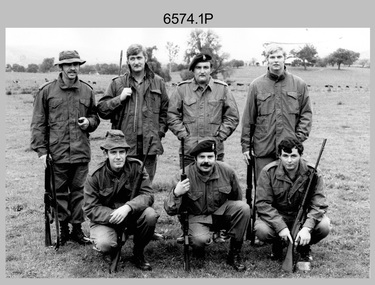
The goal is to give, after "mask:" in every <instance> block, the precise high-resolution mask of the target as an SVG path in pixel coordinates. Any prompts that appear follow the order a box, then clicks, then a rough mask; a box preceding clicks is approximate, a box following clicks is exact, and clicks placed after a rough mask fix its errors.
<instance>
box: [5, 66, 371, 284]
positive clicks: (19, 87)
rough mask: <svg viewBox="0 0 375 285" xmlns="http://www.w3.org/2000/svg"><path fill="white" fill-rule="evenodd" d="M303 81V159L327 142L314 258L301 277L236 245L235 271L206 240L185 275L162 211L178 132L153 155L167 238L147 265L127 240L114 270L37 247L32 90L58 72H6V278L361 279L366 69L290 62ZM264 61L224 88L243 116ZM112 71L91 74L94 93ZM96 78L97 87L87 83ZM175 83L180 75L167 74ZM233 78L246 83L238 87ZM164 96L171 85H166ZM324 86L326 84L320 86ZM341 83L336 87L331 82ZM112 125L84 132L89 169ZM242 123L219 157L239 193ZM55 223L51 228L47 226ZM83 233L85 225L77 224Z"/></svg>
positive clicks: (263, 249)
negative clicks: (322, 220)
mask: <svg viewBox="0 0 375 285" xmlns="http://www.w3.org/2000/svg"><path fill="white" fill-rule="evenodd" d="M290 70H291V71H292V72H293V73H294V74H296V75H299V76H301V77H302V78H304V79H305V80H306V82H307V84H309V85H310V87H309V88H310V96H311V100H312V103H313V109H314V114H313V128H312V132H311V135H310V138H309V139H308V140H307V141H306V143H305V149H306V150H305V157H306V158H308V159H309V160H311V161H312V162H315V160H316V158H317V155H318V151H319V148H320V145H321V143H322V140H323V138H327V139H328V141H327V145H326V148H325V151H324V153H323V157H322V159H321V162H320V168H321V169H322V171H323V174H324V179H325V185H326V194H327V199H328V204H329V206H330V207H329V209H328V216H329V217H330V219H331V222H332V226H333V227H332V232H331V234H330V235H329V236H328V237H327V238H326V239H325V240H323V241H322V242H321V243H319V244H318V245H315V246H313V247H312V250H313V256H314V261H313V263H312V270H311V271H310V272H308V273H303V272H296V273H293V274H286V273H284V272H283V271H281V264H280V263H278V262H274V261H271V260H269V259H268V258H267V255H268V253H269V252H270V250H271V249H270V246H269V245H264V246H254V247H252V246H251V245H250V244H249V242H247V241H246V242H245V245H244V258H245V262H246V265H247V268H248V269H247V271H246V272H244V273H237V272H235V271H234V270H233V269H232V268H231V267H230V266H228V265H226V264H225V257H226V254H227V250H228V244H213V245H212V246H210V247H209V249H208V257H207V261H206V264H205V266H204V267H203V268H197V267H196V266H195V264H194V262H193V263H192V270H191V272H190V273H186V272H184V270H183V267H182V261H183V260H182V258H183V255H182V246H181V245H178V244H176V242H175V238H176V237H177V236H178V235H179V234H180V229H179V223H178V222H177V219H176V218H175V217H169V216H168V215H167V214H166V213H165V211H164V210H163V205H162V201H163V199H164V198H165V197H166V195H167V191H168V188H169V186H170V179H171V175H172V174H174V173H177V171H178V156H177V154H178V146H179V142H178V140H177V139H176V137H175V136H174V135H173V134H172V133H171V132H168V133H167V135H166V137H165V139H164V140H163V144H164V149H165V153H164V154H163V155H162V156H160V157H159V160H158V169H157V173H156V176H155V180H154V188H155V192H156V194H155V205H154V206H155V208H156V210H157V211H158V212H159V213H160V218H159V221H158V224H157V231H158V232H161V233H163V234H165V235H166V236H167V239H166V240H163V241H153V242H151V243H150V244H149V245H148V247H147V248H146V256H147V259H148V260H149V261H150V262H151V264H152V266H153V271H151V272H142V271H140V270H138V269H136V268H135V267H134V266H133V265H132V264H131V263H130V262H129V261H128V259H127V257H128V256H129V255H131V249H132V241H129V242H128V243H127V244H126V245H125V247H124V248H123V252H122V258H123V260H122V261H121V263H120V270H119V272H118V273H116V274H112V275H110V274H109V273H108V261H107V260H106V259H105V258H103V257H102V256H101V255H100V254H98V253H96V252H95V251H93V250H92V247H91V246H78V245H77V244H76V243H73V242H71V243H68V245H67V246H64V247H62V248H61V249H60V250H59V251H58V252H55V251H54V250H53V249H51V248H45V247H44V219H43V208H44V205H43V191H44V180H43V173H44V171H43V168H42V166H41V165H40V162H39V160H38V159H37V155H36V153H34V152H32V151H31V150H30V148H29V142H30V121H31V114H32V105H33V96H32V94H34V93H35V91H36V90H37V87H38V86H39V85H40V84H42V83H43V82H45V79H49V80H51V79H53V78H55V77H56V74H35V75H34V74H27V73H24V74H22V73H7V74H6V78H5V81H6V90H5V92H6V95H5V96H6V122H5V125H6V129H5V132H6V149H5V163H6V166H5V167H6V185H5V186H6V187H5V205H6V211H5V213H6V217H5V230H6V232H5V235H6V245H5V248H6V257H5V260H6V263H5V273H6V277H7V278H81V277H84V278H112V277H114V278H369V277H370V69H358V68H344V69H342V70H337V69H335V68H327V69H319V68H309V69H308V70H307V71H304V70H303V68H291V69H290ZM264 71H265V67H246V68H240V69H238V70H236V71H235V73H234V74H233V76H232V78H231V79H232V80H235V83H233V84H232V85H231V89H232V92H233V94H234V96H235V98H236V101H237V104H238V107H239V111H240V114H241V115H242V112H243V108H244V103H245V100H246V94H247V89H248V84H249V83H250V82H251V81H252V80H253V79H254V78H255V77H257V76H259V75H261V74H263V73H264ZM111 77H112V76H104V75H103V76H89V75H86V76H84V75H82V76H81V78H82V79H84V80H86V81H90V82H91V83H92V86H93V87H94V89H95V90H96V91H97V93H98V94H97V98H98V99H99V98H100V97H101V96H102V93H103V92H104V90H105V88H106V86H107V85H108V83H109V81H110V79H111ZM94 81H95V84H93V82H94ZM172 81H173V82H178V81H180V78H179V75H178V74H173V80H172ZM236 83H242V84H244V85H242V86H237V84H236ZM168 85H169V86H168V90H169V92H172V91H173V88H174V87H172V86H171V84H168ZM325 85H332V86H333V87H332V88H330V89H328V88H327V87H325ZM339 86H340V87H339ZM109 128H110V125H109V122H108V121H102V122H101V124H100V126H99V128H98V129H97V130H96V131H95V132H94V133H92V136H91V146H92V162H91V164H90V168H91V169H92V168H93V167H94V166H95V165H96V164H97V163H98V162H100V161H101V160H102V159H103V157H102V153H101V151H100V149H99V145H100V144H101V143H102V138H103V137H104V134H105V132H106V131H107V130H108V129H109ZM240 134H241V127H240V126H239V127H238V128H237V129H236V131H235V132H234V133H233V135H232V136H231V137H230V138H229V139H228V140H227V142H226V145H225V147H226V151H225V152H226V155H225V161H226V162H227V163H229V164H230V165H231V166H233V167H234V168H235V170H236V171H237V174H238V177H239V179H240V183H241V185H242V186H243V190H244V189H245V183H246V167H245V164H244V162H243V160H242V156H241V147H240ZM53 227H54V225H53ZM84 231H85V232H86V233H88V222H85V223H84Z"/></svg>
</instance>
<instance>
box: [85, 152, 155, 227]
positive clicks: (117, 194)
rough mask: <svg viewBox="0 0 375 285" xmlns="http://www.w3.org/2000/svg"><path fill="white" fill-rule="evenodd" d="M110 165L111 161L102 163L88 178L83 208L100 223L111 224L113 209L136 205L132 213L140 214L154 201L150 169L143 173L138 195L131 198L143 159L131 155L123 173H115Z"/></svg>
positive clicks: (88, 215)
mask: <svg viewBox="0 0 375 285" xmlns="http://www.w3.org/2000/svg"><path fill="white" fill-rule="evenodd" d="M108 165H109V162H108V160H106V161H104V162H102V163H101V164H99V166H98V167H97V168H96V170H95V171H94V172H93V173H92V174H91V175H89V176H88V177H87V180H86V183H85V187H84V205H83V210H84V211H85V213H86V215H87V217H88V218H89V219H90V221H91V222H92V223H96V224H104V225H105V224H108V223H109V219H110V214H111V213H112V212H113V210H114V209H117V208H119V207H121V206H123V205H125V204H127V205H129V206H130V207H131V208H132V213H138V212H142V211H144V210H145V209H146V208H147V207H150V206H152V204H153V203H154V196H153V190H152V187H151V182H150V179H149V176H148V174H147V171H146V170H143V173H142V183H141V187H140V189H139V192H138V196H136V197H134V199H132V200H130V197H131V194H132V191H133V189H134V183H135V179H136V176H137V174H138V173H139V172H140V171H141V165H142V163H141V161H139V160H137V159H133V158H129V157H127V158H126V162H125V165H124V167H123V170H122V172H121V175H120V176H117V175H115V173H113V172H112V170H111V169H110V167H109V166H108Z"/></svg>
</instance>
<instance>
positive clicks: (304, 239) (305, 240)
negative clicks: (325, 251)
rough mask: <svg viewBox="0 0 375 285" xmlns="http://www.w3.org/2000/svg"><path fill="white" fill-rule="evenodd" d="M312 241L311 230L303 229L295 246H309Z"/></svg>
mask: <svg viewBox="0 0 375 285" xmlns="http://www.w3.org/2000/svg"><path fill="white" fill-rule="evenodd" d="M310 240H311V234H310V229H309V228H307V227H303V228H302V229H301V230H300V231H299V232H298V234H297V236H296V242H295V245H302V246H303V245H308V244H309V243H310Z"/></svg>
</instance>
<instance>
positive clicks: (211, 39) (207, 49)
mask: <svg viewBox="0 0 375 285" xmlns="http://www.w3.org/2000/svg"><path fill="white" fill-rule="evenodd" d="M165 48H166V50H167V52H168V58H169V63H168V64H167V66H166V67H163V66H162V65H161V63H160V62H159V61H158V60H157V58H156V57H155V56H154V51H155V50H157V47H156V46H153V47H146V52H147V57H148V61H147V63H148V64H149V66H150V68H151V69H152V70H153V71H154V72H155V73H156V74H158V75H160V76H161V77H162V78H164V80H165V81H166V82H168V81H170V80H171V75H170V74H171V72H179V74H180V77H181V79H182V80H187V79H190V78H192V77H193V73H192V72H191V71H189V70H188V67H189V63H190V62H191V60H192V59H193V57H194V56H195V55H196V54H197V53H208V54H210V55H211V56H212V59H213V61H212V62H213V66H212V73H211V76H212V77H213V78H217V76H218V75H219V74H221V76H222V77H223V78H224V79H226V78H229V77H230V76H231V74H232V73H233V71H234V69H235V68H239V67H241V66H244V65H245V62H244V61H243V60H237V59H232V60H229V57H230V54H229V53H227V52H223V51H222V50H221V48H222V45H221V43H220V38H219V36H218V35H217V34H216V33H215V32H214V31H213V30H210V29H208V30H207V31H204V30H202V29H194V30H192V31H191V32H190V35H189V39H188V44H187V49H186V50H185V52H184V63H179V64H177V63H176V62H175V60H176V58H177V55H178V53H179V52H180V47H179V46H178V45H176V44H174V43H173V42H167V44H166V46H165ZM262 55H263V56H264V57H265V51H263V53H262ZM289 57H293V58H295V60H294V61H292V62H291V65H292V66H296V65H302V66H304V68H305V69H306V68H307V67H308V66H319V67H326V66H327V65H331V66H335V65H337V67H338V69H340V68H341V66H342V65H348V66H351V65H353V64H354V63H357V64H359V65H361V66H362V67H370V60H369V59H361V60H359V61H358V59H359V57H360V53H358V52H354V51H351V50H347V49H343V48H338V49H337V50H336V51H334V52H332V53H331V54H330V55H328V56H326V57H324V58H320V57H319V56H318V52H317V49H316V48H315V47H314V46H313V45H312V44H306V45H305V46H303V47H301V48H299V49H293V50H291V51H290V55H289V56H288V58H289ZM265 61H266V60H265V59H264V61H263V63H264V62H265ZM249 63H250V64H252V65H258V64H259V62H257V60H256V59H255V58H254V57H253V58H251V60H250V61H249ZM5 69H6V71H7V72H10V71H14V72H31V73H36V72H42V73H46V72H52V71H58V70H59V68H58V67H57V66H54V58H53V57H52V58H45V59H44V60H43V62H42V63H41V64H39V65H38V64H34V63H32V64H29V65H28V66H27V67H24V66H22V65H19V64H13V65H10V64H7V65H6V67H5ZM119 69H120V66H119V65H118V64H107V63H103V64H99V63H98V64H95V65H89V64H85V65H82V66H81V68H80V72H81V73H83V74H113V75H115V74H118V72H119ZM127 70H128V66H127V65H126V64H125V65H122V66H121V71H122V73H123V72H126V71H127Z"/></svg>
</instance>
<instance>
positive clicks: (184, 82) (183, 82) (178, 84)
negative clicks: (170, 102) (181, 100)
mask: <svg viewBox="0 0 375 285" xmlns="http://www.w3.org/2000/svg"><path fill="white" fill-rule="evenodd" d="M190 82H191V79H190V80H184V81H181V82H178V83H177V86H180V85H182V84H186V83H190Z"/></svg>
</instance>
